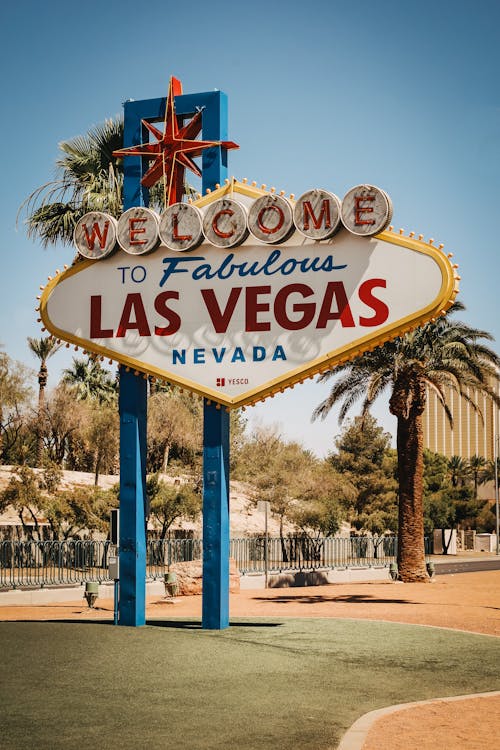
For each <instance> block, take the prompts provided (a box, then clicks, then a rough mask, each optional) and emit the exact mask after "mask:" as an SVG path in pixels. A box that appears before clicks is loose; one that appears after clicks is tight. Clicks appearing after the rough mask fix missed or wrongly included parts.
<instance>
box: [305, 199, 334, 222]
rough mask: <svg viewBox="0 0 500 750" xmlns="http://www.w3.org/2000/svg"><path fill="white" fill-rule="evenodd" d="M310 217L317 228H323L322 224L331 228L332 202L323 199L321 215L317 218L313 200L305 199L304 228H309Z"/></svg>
mask: <svg viewBox="0 0 500 750" xmlns="http://www.w3.org/2000/svg"><path fill="white" fill-rule="evenodd" d="M309 219H312V222H313V224H314V228H315V229H321V227H322V226H323V227H325V229H330V227H331V226H332V222H331V218H330V202H329V201H328V200H327V199H326V198H325V199H324V200H323V201H322V204H321V211H320V213H319V217H318V218H316V216H315V215H314V211H313V207H312V204H311V201H304V229H309Z"/></svg>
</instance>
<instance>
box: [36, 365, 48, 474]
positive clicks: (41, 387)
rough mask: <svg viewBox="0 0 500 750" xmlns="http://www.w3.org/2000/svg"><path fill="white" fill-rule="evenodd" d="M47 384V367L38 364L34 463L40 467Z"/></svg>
mask: <svg viewBox="0 0 500 750" xmlns="http://www.w3.org/2000/svg"><path fill="white" fill-rule="evenodd" d="M46 386H47V367H46V365H45V363H42V364H41V366H40V372H39V373H38V420H37V421H38V430H37V438H36V465H37V466H38V467H40V466H41V465H42V461H43V432H44V419H43V417H44V414H43V411H44V408H45V388H46Z"/></svg>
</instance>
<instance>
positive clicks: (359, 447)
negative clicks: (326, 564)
mask: <svg viewBox="0 0 500 750" xmlns="http://www.w3.org/2000/svg"><path fill="white" fill-rule="evenodd" d="M390 440H391V437H390V435H389V434H388V433H386V432H384V430H383V429H382V427H380V426H379V425H378V424H377V421H376V420H375V418H374V417H372V416H371V415H370V414H366V415H365V416H364V417H355V418H354V420H353V421H352V422H350V423H348V425H347V427H346V428H345V429H344V430H343V431H342V433H341V435H340V436H339V437H338V438H337V440H336V441H335V446H336V449H337V451H336V453H333V454H331V456H330V457H329V460H330V462H331V465H332V466H333V468H334V469H335V470H336V471H338V472H340V473H341V474H342V476H344V477H345V478H346V479H347V480H348V481H349V482H350V483H351V484H352V485H353V486H354V487H355V488H356V497H355V501H354V503H353V505H352V508H351V512H350V521H351V523H352V525H353V526H354V527H355V528H356V529H358V530H359V531H369V532H371V533H372V534H384V533H386V532H387V531H396V528H397V501H396V489H397V483H396V478H395V468H396V466H395V464H396V460H395V456H394V451H393V450H391V448H390Z"/></svg>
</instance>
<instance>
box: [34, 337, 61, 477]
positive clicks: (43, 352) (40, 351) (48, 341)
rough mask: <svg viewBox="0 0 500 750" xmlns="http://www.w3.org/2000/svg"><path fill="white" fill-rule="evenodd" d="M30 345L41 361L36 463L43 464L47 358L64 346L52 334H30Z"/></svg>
mask: <svg viewBox="0 0 500 750" xmlns="http://www.w3.org/2000/svg"><path fill="white" fill-rule="evenodd" d="M28 346H29V348H30V351H31V352H32V353H33V354H34V355H35V357H36V358H37V359H38V360H39V362H40V369H39V370H38V412H37V416H38V420H37V443H36V465H37V466H41V465H42V457H43V431H44V421H43V416H44V407H45V389H46V387H47V380H48V377H49V373H48V369H47V360H48V359H50V357H52V356H53V355H54V354H55V353H56V352H57V351H58V350H59V349H60V348H61V346H62V344H60V343H59V344H58V343H57V341H56V339H55V338H53V337H52V336H42V337H41V338H39V339H34V338H31V337H30V336H28Z"/></svg>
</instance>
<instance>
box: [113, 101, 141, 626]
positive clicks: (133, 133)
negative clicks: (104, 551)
mask: <svg viewBox="0 0 500 750" xmlns="http://www.w3.org/2000/svg"><path fill="white" fill-rule="evenodd" d="M133 104H134V103H133V102H126V103H125V108H124V109H125V113H124V116H125V122H124V139H123V140H124V146H131V145H133V144H135V143H140V142H141V135H142V133H141V125H140V120H138V119H137V117H136V115H135V112H134V107H133ZM140 178H141V159H140V157H137V158H128V159H125V160H124V180H123V209H124V211H126V210H127V209H128V208H131V207H132V206H138V205H141V204H143V203H144V196H143V195H142V190H141V185H140ZM146 200H147V198H146ZM119 411H120V545H119V547H120V595H119V624H120V625H132V626H136V627H137V626H139V625H144V624H145V622H146V425H147V382H146V380H145V379H144V378H143V377H141V376H140V375H137V376H136V375H134V373H133V372H132V371H129V372H127V371H126V369H125V368H124V367H122V368H121V370H120V396H119Z"/></svg>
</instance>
